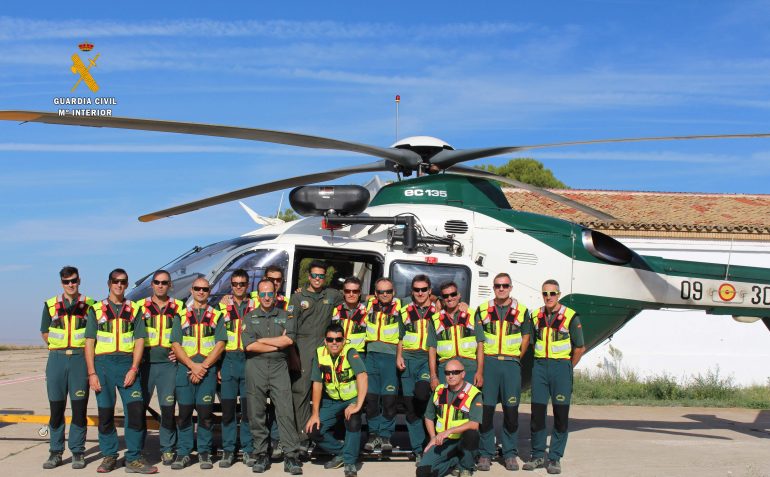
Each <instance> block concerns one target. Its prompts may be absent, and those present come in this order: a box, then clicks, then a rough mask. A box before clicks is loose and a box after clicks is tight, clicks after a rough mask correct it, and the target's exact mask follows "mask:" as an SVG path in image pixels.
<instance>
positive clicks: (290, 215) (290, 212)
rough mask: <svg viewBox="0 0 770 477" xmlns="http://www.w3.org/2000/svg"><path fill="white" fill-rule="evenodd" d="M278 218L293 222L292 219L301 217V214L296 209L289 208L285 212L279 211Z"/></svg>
mask: <svg viewBox="0 0 770 477" xmlns="http://www.w3.org/2000/svg"><path fill="white" fill-rule="evenodd" d="M278 218H279V219H281V220H283V221H284V222H291V221H292V220H297V219H299V215H297V213H296V212H294V209H292V208H288V209H286V210H284V211H283V212H279V213H278Z"/></svg>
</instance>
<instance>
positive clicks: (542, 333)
mask: <svg viewBox="0 0 770 477" xmlns="http://www.w3.org/2000/svg"><path fill="white" fill-rule="evenodd" d="M546 316H547V315H546V311H545V307H540V309H539V310H538V311H537V318H536V319H535V320H533V321H534V325H535V358H551V359H570V357H571V356H572V340H571V337H570V334H569V324H570V322H571V321H572V317H573V316H575V310H573V309H572V308H568V307H566V306H564V305H561V307H560V308H559V311H558V312H556V317H554V319H553V321H552V322H551V324H550V325H549V324H548V320H547V319H546Z"/></svg>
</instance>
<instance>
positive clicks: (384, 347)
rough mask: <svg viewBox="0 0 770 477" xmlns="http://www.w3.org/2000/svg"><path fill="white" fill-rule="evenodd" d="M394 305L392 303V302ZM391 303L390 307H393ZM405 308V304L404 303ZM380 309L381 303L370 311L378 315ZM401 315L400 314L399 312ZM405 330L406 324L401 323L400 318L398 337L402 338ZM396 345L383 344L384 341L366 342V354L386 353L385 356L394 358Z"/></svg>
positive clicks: (399, 318)
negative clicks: (390, 355) (389, 355)
mask: <svg viewBox="0 0 770 477" xmlns="http://www.w3.org/2000/svg"><path fill="white" fill-rule="evenodd" d="M391 303H392V302H391ZM391 303H388V306H390V305H391ZM402 306H403V303H402ZM378 309H379V302H378V304H377V305H374V306H373V307H372V309H371V311H370V313H377V310H378ZM399 313H400V312H399ZM403 330H404V322H403V321H401V316H400V315H399V317H398V335H399V336H401V333H403ZM396 351H397V350H396V345H394V344H390V343H383V342H382V341H367V342H366V352H367V353H371V352H375V353H384V354H392V355H393V356H395V355H396Z"/></svg>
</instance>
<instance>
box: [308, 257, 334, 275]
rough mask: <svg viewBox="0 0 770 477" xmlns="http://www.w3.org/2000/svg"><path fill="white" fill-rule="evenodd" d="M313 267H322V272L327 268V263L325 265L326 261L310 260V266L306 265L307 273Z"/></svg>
mask: <svg viewBox="0 0 770 477" xmlns="http://www.w3.org/2000/svg"><path fill="white" fill-rule="evenodd" d="M314 268H323V270H324V273H326V269H327V268H329V265H327V264H326V262H322V261H320V260H313V261H312V262H310V266H309V267H307V271H308V273H310V270H312V269H314Z"/></svg>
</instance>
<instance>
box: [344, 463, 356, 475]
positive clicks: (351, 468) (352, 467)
mask: <svg viewBox="0 0 770 477" xmlns="http://www.w3.org/2000/svg"><path fill="white" fill-rule="evenodd" d="M345 477H358V470H357V469H356V464H345Z"/></svg>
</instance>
